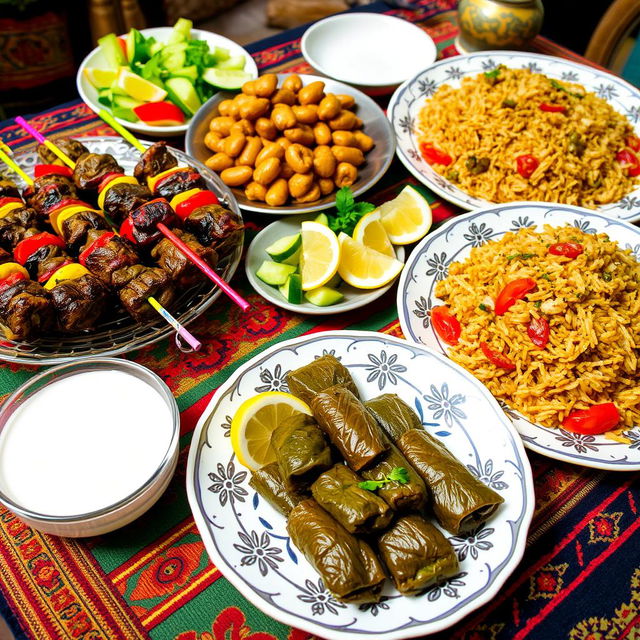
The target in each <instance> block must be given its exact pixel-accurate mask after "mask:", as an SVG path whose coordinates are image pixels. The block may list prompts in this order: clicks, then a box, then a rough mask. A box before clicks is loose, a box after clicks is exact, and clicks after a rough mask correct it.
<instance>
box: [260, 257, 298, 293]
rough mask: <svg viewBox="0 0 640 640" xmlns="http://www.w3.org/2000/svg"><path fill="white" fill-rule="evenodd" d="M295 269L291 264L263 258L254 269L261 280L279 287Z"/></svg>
mask: <svg viewBox="0 0 640 640" xmlns="http://www.w3.org/2000/svg"><path fill="white" fill-rule="evenodd" d="M295 270H296V268H295V267H294V266H292V265H289V264H282V263H280V262H272V261H271V260H265V261H264V262H263V263H262V264H261V265H260V268H259V269H258V270H257V271H256V275H257V276H258V278H260V280H262V282H266V283H267V284H270V285H273V286H274V287H279V286H280V285H282V284H284V283H285V282H286V281H287V278H288V277H289V276H290V275H291V274H292V273H293V272H294V271H295Z"/></svg>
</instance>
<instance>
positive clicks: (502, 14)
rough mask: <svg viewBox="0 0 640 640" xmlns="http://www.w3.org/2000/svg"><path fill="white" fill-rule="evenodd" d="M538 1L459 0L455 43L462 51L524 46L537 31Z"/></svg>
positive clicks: (540, 15) (539, 20) (539, 21)
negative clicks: (457, 28)
mask: <svg viewBox="0 0 640 640" xmlns="http://www.w3.org/2000/svg"><path fill="white" fill-rule="evenodd" d="M543 17H544V8H543V6H542V1H541V0H460V2H459V3H458V27H459V29H460V33H459V36H458V39H457V42H456V45H457V46H458V49H459V50H460V51H461V53H470V52H472V51H486V50H489V49H524V48H526V47H527V45H528V43H529V42H530V41H531V40H533V38H535V37H536V36H537V35H538V33H540V28H541V27H542V18H543Z"/></svg>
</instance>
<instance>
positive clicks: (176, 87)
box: [165, 78, 202, 117]
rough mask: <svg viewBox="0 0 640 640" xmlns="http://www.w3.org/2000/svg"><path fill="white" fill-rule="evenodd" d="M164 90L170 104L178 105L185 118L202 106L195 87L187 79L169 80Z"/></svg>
mask: <svg viewBox="0 0 640 640" xmlns="http://www.w3.org/2000/svg"><path fill="white" fill-rule="evenodd" d="M165 89H166V90H167V93H168V94H169V98H170V100H171V102H173V103H174V104H176V105H178V106H179V107H180V108H181V109H182V110H183V111H184V113H185V115H187V116H189V117H190V116H192V115H193V114H194V113H195V112H196V111H197V110H198V109H199V108H200V105H201V104H202V103H201V102H200V98H199V97H198V94H197V92H196V89H195V87H194V86H193V84H192V83H191V82H190V81H189V80H188V79H187V78H169V79H168V80H167V81H166V82H165Z"/></svg>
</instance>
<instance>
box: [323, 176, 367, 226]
mask: <svg viewBox="0 0 640 640" xmlns="http://www.w3.org/2000/svg"><path fill="white" fill-rule="evenodd" d="M374 209H375V206H374V205H372V204H371V203H370V202H356V200H355V198H354V197H353V192H352V191H351V189H350V188H349V187H342V189H339V190H338V192H337V193H336V210H337V211H336V213H334V214H329V216H328V218H329V228H330V229H331V231H333V232H335V233H336V234H338V233H340V232H341V231H344V232H345V233H346V234H347V235H349V236H350V235H351V234H352V233H353V230H354V229H355V227H356V224H357V223H358V220H360V218H362V216H363V215H364V214H365V213H369V212H370V211H373V210H374Z"/></svg>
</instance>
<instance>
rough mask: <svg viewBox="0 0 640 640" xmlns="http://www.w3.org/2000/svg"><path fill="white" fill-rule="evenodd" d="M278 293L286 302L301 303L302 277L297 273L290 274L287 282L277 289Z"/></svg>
mask: <svg viewBox="0 0 640 640" xmlns="http://www.w3.org/2000/svg"><path fill="white" fill-rule="evenodd" d="M278 291H280V293H281V294H282V295H283V296H284V297H285V299H286V300H287V301H288V302H292V303H293V304H300V303H301V302H302V276H301V275H300V274H299V273H292V274H291V275H290V276H289V277H288V278H287V281H286V282H285V283H284V284H283V285H282V286H280V287H278Z"/></svg>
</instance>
